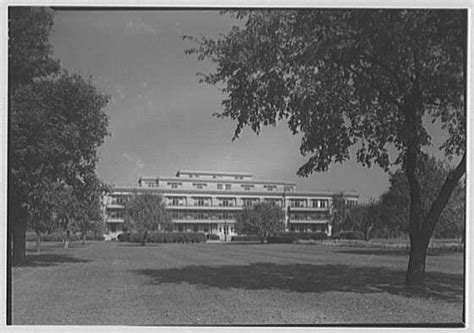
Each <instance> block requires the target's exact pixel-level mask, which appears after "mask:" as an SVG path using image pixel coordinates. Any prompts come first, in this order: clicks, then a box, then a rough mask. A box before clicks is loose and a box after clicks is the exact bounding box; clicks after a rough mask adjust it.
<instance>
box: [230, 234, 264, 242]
mask: <svg viewBox="0 0 474 333" xmlns="http://www.w3.org/2000/svg"><path fill="white" fill-rule="evenodd" d="M231 241H232V242H260V237H258V236H257V235H245V236H232V238H231Z"/></svg>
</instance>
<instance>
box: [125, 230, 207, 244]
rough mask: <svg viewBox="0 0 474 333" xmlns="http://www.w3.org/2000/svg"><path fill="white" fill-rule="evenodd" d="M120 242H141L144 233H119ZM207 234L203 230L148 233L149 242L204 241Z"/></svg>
mask: <svg viewBox="0 0 474 333" xmlns="http://www.w3.org/2000/svg"><path fill="white" fill-rule="evenodd" d="M117 239H118V240H119V241H120V242H129V243H141V242H142V240H143V233H129V232H126V233H123V234H120V235H118V237H117ZM205 241H206V235H205V234H204V233H202V232H168V233H162V232H154V233H150V234H148V238H147V243H203V242H205Z"/></svg>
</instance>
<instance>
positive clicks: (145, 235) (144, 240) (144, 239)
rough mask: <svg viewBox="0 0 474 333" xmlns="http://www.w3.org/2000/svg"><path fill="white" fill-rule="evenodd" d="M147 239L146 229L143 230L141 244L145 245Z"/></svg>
mask: <svg viewBox="0 0 474 333" xmlns="http://www.w3.org/2000/svg"><path fill="white" fill-rule="evenodd" d="M147 239H148V231H145V233H144V234H143V238H142V246H145V245H146V241H147Z"/></svg>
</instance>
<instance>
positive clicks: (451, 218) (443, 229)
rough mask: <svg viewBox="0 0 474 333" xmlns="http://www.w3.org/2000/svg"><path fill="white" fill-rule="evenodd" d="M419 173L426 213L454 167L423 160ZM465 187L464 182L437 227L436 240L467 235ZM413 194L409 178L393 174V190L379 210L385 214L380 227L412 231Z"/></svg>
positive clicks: (431, 159) (391, 183) (380, 202)
mask: <svg viewBox="0 0 474 333" xmlns="http://www.w3.org/2000/svg"><path fill="white" fill-rule="evenodd" d="M420 164H421V167H420V171H419V175H418V177H419V179H420V185H421V197H422V202H423V207H424V209H425V210H427V209H429V207H430V206H431V205H432V204H433V201H434V199H435V197H434V193H438V192H439V190H440V188H441V187H442V185H443V180H444V179H445V178H446V177H447V175H448V174H449V172H450V167H449V166H448V165H446V163H443V162H441V161H438V160H436V159H435V158H434V157H427V158H425V159H424V160H423V162H422V163H420ZM465 191H466V189H465V184H464V182H463V181H460V182H459V184H458V185H457V186H456V188H455V190H454V192H453V195H452V196H451V198H450V200H449V201H448V204H447V205H446V208H445V209H444V210H443V212H442V213H441V216H440V221H439V223H438V224H437V225H436V227H435V230H434V235H435V236H436V237H447V238H455V237H460V236H461V235H462V233H463V232H464V223H465V221H464V220H465V209H466V202H465V201H466V193H465ZM409 203H410V194H409V185H408V180H407V177H406V175H405V174H404V173H403V172H402V171H400V170H398V171H396V172H393V173H391V174H390V188H389V190H388V191H387V192H385V193H384V194H382V196H381V198H380V201H379V203H378V204H379V206H380V209H381V211H382V214H383V216H382V221H381V224H380V226H387V227H389V228H391V229H393V230H394V231H398V230H399V231H402V232H405V233H407V232H408V231H409V219H410V211H409Z"/></svg>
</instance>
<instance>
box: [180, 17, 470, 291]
mask: <svg viewBox="0 0 474 333" xmlns="http://www.w3.org/2000/svg"><path fill="white" fill-rule="evenodd" d="M231 15H233V16H234V17H235V18H237V19H239V20H241V21H242V26H241V27H239V26H234V27H233V29H232V30H231V31H230V32H229V33H228V34H226V35H220V36H219V37H218V38H217V39H210V38H206V37H201V38H194V37H185V38H189V39H191V40H193V41H194V42H195V43H196V44H197V46H196V47H194V48H191V49H188V50H187V53H188V54H197V56H198V59H200V60H204V59H209V60H211V61H212V62H214V63H215V64H216V65H217V66H216V69H215V71H214V72H212V73H209V74H203V75H202V82H206V83H209V84H213V85H217V84H219V85H222V86H223V88H222V91H223V93H224V94H225V96H226V97H225V99H224V100H223V101H222V106H223V110H222V111H221V112H219V113H217V114H216V115H217V116H218V117H221V118H231V119H233V120H235V121H236V122H237V126H236V129H235V132H234V139H235V138H237V137H238V136H239V135H240V133H241V132H242V129H243V128H244V127H247V126H249V127H250V128H251V129H252V130H253V131H255V132H256V133H257V134H258V133H259V132H260V128H261V126H272V125H273V126H274V125H276V124H277V122H279V121H282V120H286V121H287V123H288V126H289V128H290V130H291V131H292V132H293V133H294V134H296V133H300V134H301V135H302V141H301V145H300V151H301V153H302V154H303V155H304V156H308V155H309V158H308V160H307V162H306V163H305V164H304V165H303V166H301V167H300V169H299V170H298V174H299V175H301V176H308V175H309V174H311V173H312V172H314V171H316V172H321V171H326V170H327V169H328V168H329V166H330V165H331V164H332V163H342V162H344V161H346V160H347V159H349V157H350V154H349V147H351V146H354V147H355V148H356V157H357V161H358V162H360V163H361V164H362V165H364V166H369V167H370V166H371V165H373V164H376V165H378V166H380V167H381V168H383V169H384V170H386V171H388V170H389V167H390V166H393V165H401V167H402V168H403V171H404V172H405V174H406V176H407V179H408V184H409V187H410V189H409V193H410V227H409V230H410V239H411V245H412V247H411V250H410V259H409V264H408V270H407V276H406V282H407V284H421V283H423V279H424V272H425V259H426V250H427V247H428V243H429V239H430V237H431V236H432V234H433V230H434V228H435V226H436V224H437V222H438V220H439V216H440V215H441V212H442V210H443V208H444V207H445V206H446V204H447V202H448V200H449V197H450V196H451V194H452V192H453V190H454V188H455V186H456V184H457V182H458V180H459V179H460V178H461V177H462V175H463V174H464V173H465V167H466V107H465V98H466V60H467V56H466V55H467V52H466V51H467V11H466V10H427V9H414V10H408V9H314V10H307V9H304V10H298V9H296V10H235V11H232V12H231ZM426 119H428V120H431V121H433V122H438V123H439V124H440V125H441V127H442V128H443V129H444V130H445V131H446V132H447V133H448V137H447V139H446V141H445V142H444V143H443V144H442V146H441V148H442V149H444V152H445V154H446V156H447V157H448V158H452V157H453V156H459V155H462V156H463V157H462V158H461V160H460V162H459V164H458V166H457V167H456V169H454V170H453V171H452V172H451V173H450V174H449V175H448V176H447V177H446V178H445V181H444V183H443V185H442V187H441V188H440V190H439V192H438V193H437V196H436V199H435V200H434V201H433V204H432V205H431V207H430V209H429V210H428V211H426V212H425V211H423V207H422V197H421V193H420V183H419V179H418V178H417V174H419V172H420V170H421V169H419V168H420V165H419V164H420V162H421V161H422V159H423V157H424V153H423V148H424V147H426V146H428V145H430V144H431V136H430V134H429V133H428V131H427V130H426V128H425V127H424V125H423V121H424V120H426ZM389 151H395V155H394V156H390V155H389Z"/></svg>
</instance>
